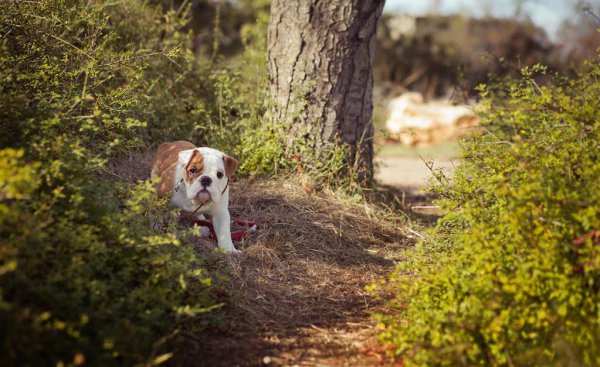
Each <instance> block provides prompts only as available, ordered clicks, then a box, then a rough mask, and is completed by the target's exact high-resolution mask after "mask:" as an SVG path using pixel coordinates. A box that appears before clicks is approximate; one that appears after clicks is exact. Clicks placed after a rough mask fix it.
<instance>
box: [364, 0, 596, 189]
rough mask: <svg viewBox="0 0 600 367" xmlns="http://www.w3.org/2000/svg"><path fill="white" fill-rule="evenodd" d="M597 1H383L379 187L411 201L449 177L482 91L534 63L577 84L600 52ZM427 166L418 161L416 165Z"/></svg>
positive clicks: (472, 123) (378, 74) (377, 73)
mask: <svg viewBox="0 0 600 367" xmlns="http://www.w3.org/2000/svg"><path fill="white" fill-rule="evenodd" d="M598 14H600V1H569V0H497V1H490V0H481V1H477V0H452V1H449V0H424V1H410V0H388V1H387V2H386V7H385V14H384V16H383V18H382V21H381V22H380V24H379V29H378V35H377V36H378V40H379V42H378V45H377V46H378V47H377V51H376V59H375V70H374V74H375V80H376V83H375V91H374V93H375V95H376V99H375V100H376V101H377V104H376V106H375V115H374V116H375V124H376V126H377V128H378V131H379V132H380V134H379V135H378V137H377V141H378V145H379V154H378V163H379V171H378V175H377V177H378V179H379V181H380V182H382V183H384V184H390V185H394V186H406V189H407V191H414V190H415V189H417V188H418V187H421V186H422V185H424V184H425V182H426V179H427V177H428V176H429V169H428V168H427V167H426V166H425V165H424V164H423V159H425V160H427V161H432V160H433V161H435V165H436V166H437V167H440V168H444V169H447V170H452V169H453V167H454V166H455V165H456V164H458V162H459V161H458V160H457V159H456V158H457V154H458V143H457V139H459V138H460V137H461V136H463V135H464V134H468V133H469V132H470V131H472V130H473V128H474V127H475V126H476V125H477V123H478V119H477V118H476V117H475V115H474V113H473V110H476V107H477V97H478V94H477V91H476V89H475V87H476V86H477V85H479V84H482V83H484V84H487V83H490V82H494V81H497V80H500V79H504V78H507V77H511V76H516V75H518V73H519V72H520V69H521V68H522V67H525V66H531V65H533V64H536V63H539V64H543V65H547V66H548V67H549V70H550V72H551V73H552V72H560V73H561V74H565V75H573V74H574V73H576V72H577V71H578V69H579V68H580V67H581V65H583V63H584V61H585V60H587V59H591V58H594V57H595V56H596V54H597V53H596V50H597V49H598V47H600V34H599V33H598V32H597V29H598V27H599V26H600V22H599V20H600V19H599V18H598ZM421 157H422V158H423V159H422V158H421Z"/></svg>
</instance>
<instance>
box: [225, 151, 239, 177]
mask: <svg viewBox="0 0 600 367" xmlns="http://www.w3.org/2000/svg"><path fill="white" fill-rule="evenodd" d="M223 164H224V165H225V174H226V175H227V177H228V178H231V177H233V174H234V173H235V170H236V169H237V167H238V161H237V160H235V158H232V157H230V156H228V155H224V156H223Z"/></svg>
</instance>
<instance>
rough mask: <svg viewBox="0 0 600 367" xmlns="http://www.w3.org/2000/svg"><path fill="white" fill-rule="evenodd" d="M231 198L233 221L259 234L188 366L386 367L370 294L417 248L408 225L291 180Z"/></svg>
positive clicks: (248, 185)
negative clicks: (251, 222) (255, 226)
mask: <svg viewBox="0 0 600 367" xmlns="http://www.w3.org/2000/svg"><path fill="white" fill-rule="evenodd" d="M232 196H233V199H232V203H231V206H230V210H231V213H232V216H233V217H241V218H245V219H256V220H258V221H260V223H261V225H262V227H261V228H260V230H259V231H258V232H257V233H256V234H254V235H252V236H250V237H248V238H247V239H246V240H245V241H244V242H242V243H239V244H237V246H238V248H240V249H242V250H243V253H242V254H241V256H236V257H233V258H231V259H230V260H228V261H230V266H231V272H232V275H233V278H234V283H235V289H234V291H233V294H234V300H233V302H229V303H228V306H227V307H226V309H225V311H224V312H225V314H224V315H223V322H222V324H221V325H217V326H213V327H211V329H210V330H209V332H208V333H204V334H203V335H202V340H201V342H202V344H203V347H202V348H201V349H200V350H201V351H202V352H201V355H197V356H193V355H191V356H190V360H189V365H194V366H199V365H202V366H260V365H268V366H376V365H381V363H382V353H379V352H378V349H377V348H378V347H377V345H376V343H375V340H374V328H373V320H372V319H371V318H370V314H371V313H372V312H376V311H377V310H379V309H380V308H381V307H382V305H381V304H380V303H379V302H378V301H375V300H374V299H373V297H372V296H371V295H370V294H369V293H368V292H367V291H366V290H365V286H367V285H369V284H372V283H373V282H376V281H377V280H378V279H381V278H382V277H384V276H386V275H387V274H388V273H389V272H390V271H392V270H393V269H394V266H395V264H397V263H398V262H399V261H402V250H403V249H405V248H407V247H409V246H412V245H413V244H414V242H415V236H414V235H413V234H411V233H409V232H407V231H406V229H405V227H406V223H405V221H404V220H403V219H401V217H400V216H398V215H397V214H394V213H392V212H391V211H387V210H383V209H381V208H378V207H376V206H372V205H367V204H351V203H349V200H350V199H349V198H345V197H340V195H335V193H327V192H325V193H320V194H307V193H306V192H305V191H304V190H303V189H302V186H301V184H300V183H295V182H292V181H289V180H283V181H240V182H237V183H235V184H233V185H232ZM211 246H213V247H214V244H213V243H201V244H199V245H198V251H208V250H209V248H210V247H211Z"/></svg>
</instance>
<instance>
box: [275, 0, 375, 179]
mask: <svg viewBox="0 0 600 367" xmlns="http://www.w3.org/2000/svg"><path fill="white" fill-rule="evenodd" d="M384 3H385V0H273V1H272V3H271V19H270V23H269V33H268V51H269V76H270V82H271V95H272V97H273V99H274V101H275V104H276V107H275V112H274V115H275V118H277V119H278V120H279V121H282V122H283V123H286V124H289V126H290V128H291V133H292V135H291V136H295V137H299V136H300V137H303V138H304V139H307V140H310V141H311V142H312V144H314V148H315V149H316V150H317V152H318V153H319V156H322V157H323V156H325V155H326V154H327V152H328V150H329V149H331V146H332V144H336V143H337V142H342V143H345V144H347V146H348V150H347V152H348V154H347V162H346V163H347V164H348V167H349V170H350V172H351V173H353V174H354V175H355V179H358V180H359V181H367V180H370V179H371V178H372V175H373V132H374V129H373V125H372V122H371V116H372V113H373V102H372V91H373V54H374V47H375V31H376V26H377V22H378V20H379V18H380V17H381V13H382V10H383V5H384ZM290 144H292V139H290Z"/></svg>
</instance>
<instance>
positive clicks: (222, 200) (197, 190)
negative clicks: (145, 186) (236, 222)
mask: <svg viewBox="0 0 600 367" xmlns="http://www.w3.org/2000/svg"><path fill="white" fill-rule="evenodd" d="M237 166H238V161H236V160H235V159H233V158H232V157H229V156H228V155H226V154H224V153H222V152H220V151H218V150H216V149H212V148H205V147H202V148H197V147H196V146H194V144H192V143H190V142H187V141H183V140H180V141H176V142H172V143H164V144H161V146H160V147H158V151H157V152H156V159H155V160H154V163H153V164H152V178H153V179H154V178H158V179H159V181H158V184H157V191H158V195H159V196H170V197H171V204H172V205H175V206H177V207H179V208H181V209H183V210H184V211H186V212H189V213H196V214H197V218H198V219H204V216H203V214H210V215H211V216H212V218H213V226H214V228H215V232H216V234H217V242H218V246H219V248H221V249H224V250H226V251H227V252H239V251H238V250H236V248H235V247H234V246H233V242H232V241H231V230H230V216H229V181H230V180H231V177H232V176H233V173H234V172H235V170H236V168H237Z"/></svg>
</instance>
